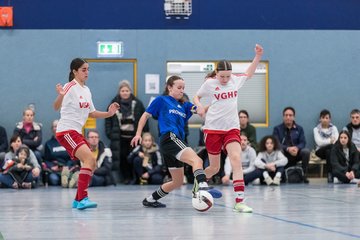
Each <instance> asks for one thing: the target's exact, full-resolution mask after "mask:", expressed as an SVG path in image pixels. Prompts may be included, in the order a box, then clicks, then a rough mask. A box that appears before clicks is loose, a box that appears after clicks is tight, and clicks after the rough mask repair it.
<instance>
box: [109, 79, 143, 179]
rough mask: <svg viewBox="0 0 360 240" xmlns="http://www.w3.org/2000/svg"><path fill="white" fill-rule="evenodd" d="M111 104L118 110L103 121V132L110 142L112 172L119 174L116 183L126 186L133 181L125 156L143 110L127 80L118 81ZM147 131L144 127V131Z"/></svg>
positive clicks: (128, 151) (127, 153)
mask: <svg viewBox="0 0 360 240" xmlns="http://www.w3.org/2000/svg"><path fill="white" fill-rule="evenodd" d="M113 102H117V103H118V104H119V105H120V109H119V110H118V111H116V114H115V115H114V116H112V117H110V118H106V119H105V132H106V136H107V137H108V138H109V139H110V141H111V142H110V149H111V151H112V154H113V170H116V171H118V173H119V178H120V179H118V180H117V181H123V182H124V183H125V184H128V183H129V182H130V181H131V180H132V179H133V176H132V175H133V167H132V166H131V165H130V163H129V162H128V161H127V156H128V155H129V153H130V152H131V151H132V147H131V146H130V142H131V139H132V138H133V137H134V136H135V132H136V129H137V126H138V122H139V119H140V117H141V115H142V114H143V113H144V111H145V108H144V105H143V104H142V102H141V101H140V100H139V99H138V98H136V97H135V96H134V95H133V94H132V89H131V85H130V83H129V81H127V80H122V81H120V83H119V89H118V93H117V94H116V96H115V97H114V98H113V100H112V101H111V103H113ZM111 103H110V104H111ZM148 130H149V129H148V126H147V125H146V126H145V128H144V131H148Z"/></svg>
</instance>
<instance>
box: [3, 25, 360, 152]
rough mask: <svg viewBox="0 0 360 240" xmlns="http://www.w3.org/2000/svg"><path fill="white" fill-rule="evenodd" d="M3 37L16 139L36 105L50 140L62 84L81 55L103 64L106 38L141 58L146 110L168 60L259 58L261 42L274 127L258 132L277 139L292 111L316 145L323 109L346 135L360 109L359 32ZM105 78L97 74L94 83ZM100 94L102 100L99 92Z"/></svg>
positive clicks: (17, 33)
mask: <svg viewBox="0 0 360 240" xmlns="http://www.w3.org/2000/svg"><path fill="white" fill-rule="evenodd" d="M0 39H1V45H0V56H1V57H0V84H1V90H0V111H1V113H2V114H1V117H0V125H3V126H4V127H6V128H7V131H8V134H9V135H10V133H11V132H12V130H13V128H14V126H15V122H17V121H20V120H21V117H22V111H23V109H24V107H25V106H26V105H27V104H28V103H35V104H36V108H37V113H36V119H37V121H39V122H42V123H43V124H44V139H47V138H49V137H50V135H51V132H50V123H51V121H52V120H53V119H55V118H57V117H59V114H58V113H57V112H55V111H54V110H53V109H52V102H53V100H54V98H55V97H56V92H55V84H56V83H58V82H62V83H65V82H67V78H68V71H69V70H68V68H69V64H70V61H71V59H73V58H74V57H78V56H80V57H84V58H96V42H97V41H98V40H121V41H124V46H125V54H124V58H136V59H137V60H138V80H139V83H138V95H139V97H140V99H141V100H142V101H143V102H144V104H145V105H147V103H148V101H149V99H150V97H151V96H154V95H147V94H145V93H144V92H145V89H144V88H145V83H144V78H145V74H147V73H153V74H160V76H161V83H160V84H161V89H162V86H163V85H164V83H165V79H164V78H165V74H166V61H168V60H219V59H230V60H251V59H252V58H253V56H254V50H253V48H254V45H255V43H260V44H262V45H263V46H264V48H265V54H264V56H263V59H264V60H268V61H269V66H270V75H269V87H270V89H269V94H270V96H269V110H270V113H269V114H270V126H269V128H258V137H259V138H260V137H262V136H264V135H265V134H270V133H271V132H272V128H273V126H275V125H276V124H278V123H280V122H281V121H282V115H281V114H282V109H283V108H284V107H285V106H288V105H292V106H294V107H295V108H296V110H297V117H296V120H297V121H298V122H299V123H300V124H301V125H303V127H304V128H305V132H306V137H307V139H308V142H309V144H308V146H309V147H312V146H313V135H312V129H313V127H314V126H315V125H316V124H317V119H318V114H319V111H320V110H321V109H322V108H328V109H329V110H330V111H331V112H332V113H333V121H334V123H335V124H336V125H337V126H338V128H340V129H341V128H342V127H343V126H344V125H345V124H346V123H347V122H348V121H349V112H350V111H351V109H353V108H359V107H360V106H359V102H360V95H359V87H360V84H359V79H360V72H359V71H358V66H359V64H360V47H359V45H358V43H359V42H360V32H359V31H326V30H321V31H317V30H312V31H308V30H307V31H303V30H297V31H294V30H275V31H274V30H11V31H0ZM90 68H91V65H90ZM93 69H96V68H93ZM94 77H96V79H94ZM116 77H118V76H116ZM97 78H98V77H97V76H96V74H93V75H92V73H91V72H90V77H89V81H96V80H97ZM121 79H122V78H120V77H119V79H118V80H121ZM104 88H106V86H104ZM101 91H106V89H101ZM92 92H93V95H94V96H95V95H96V94H97V90H96V89H92ZM115 93H116V90H115V89H114V88H113V87H111V88H109V89H108V94H109V98H111V97H113V96H114V95H115ZM109 98H106V99H97V100H96V102H95V106H99V110H101V107H100V106H106V105H107V104H108V101H109ZM153 132H154V133H156V129H153ZM197 137H198V130H193V131H192V132H191V138H190V140H191V144H192V145H195V144H196V142H197Z"/></svg>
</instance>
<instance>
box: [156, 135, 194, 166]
mask: <svg viewBox="0 0 360 240" xmlns="http://www.w3.org/2000/svg"><path fill="white" fill-rule="evenodd" d="M187 147H188V145H187V144H186V143H185V142H184V141H183V140H181V139H180V138H178V137H177V136H176V135H175V134H174V133H172V132H169V133H166V134H164V135H162V136H161V137H160V152H161V154H162V156H163V159H164V161H165V164H166V166H167V167H168V168H182V167H184V163H183V162H181V161H180V160H178V159H177V158H176V155H177V154H178V153H179V152H180V151H182V150H183V149H185V148H187Z"/></svg>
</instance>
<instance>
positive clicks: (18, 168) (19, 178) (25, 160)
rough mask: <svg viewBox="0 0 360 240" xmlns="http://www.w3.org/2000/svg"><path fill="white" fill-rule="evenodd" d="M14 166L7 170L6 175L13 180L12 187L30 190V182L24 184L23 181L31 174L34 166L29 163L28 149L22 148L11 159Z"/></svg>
mask: <svg viewBox="0 0 360 240" xmlns="http://www.w3.org/2000/svg"><path fill="white" fill-rule="evenodd" d="M13 161H14V165H13V166H12V167H11V168H10V169H9V171H8V173H9V175H11V177H12V178H13V179H14V183H13V184H12V187H13V188H15V189H18V188H27V189H30V188H31V182H25V179H26V178H27V176H28V175H29V174H31V171H32V169H33V168H34V166H33V165H32V164H31V162H30V151H29V148H28V147H25V146H22V147H20V148H19V150H18V151H17V154H16V158H15V159H13Z"/></svg>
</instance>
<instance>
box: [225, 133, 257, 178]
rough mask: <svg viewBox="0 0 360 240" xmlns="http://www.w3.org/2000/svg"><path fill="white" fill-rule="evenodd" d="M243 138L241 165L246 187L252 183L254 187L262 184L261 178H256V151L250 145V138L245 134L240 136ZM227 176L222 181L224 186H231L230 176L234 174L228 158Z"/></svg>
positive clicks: (226, 161) (226, 163)
mask: <svg viewBox="0 0 360 240" xmlns="http://www.w3.org/2000/svg"><path fill="white" fill-rule="evenodd" d="M240 138H241V164H242V169H243V174H244V181H245V185H248V184H249V183H250V182H251V183H253V184H254V185H258V184H260V178H254V177H253V176H254V171H255V169H256V168H255V158H256V151H255V149H254V148H252V147H251V146H250V144H249V141H248V138H247V136H246V135H245V133H241V134H240ZM224 171H225V176H224V177H222V179H221V181H222V183H223V184H230V175H231V172H232V169H231V164H230V159H229V157H226V159H225V166H224Z"/></svg>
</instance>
